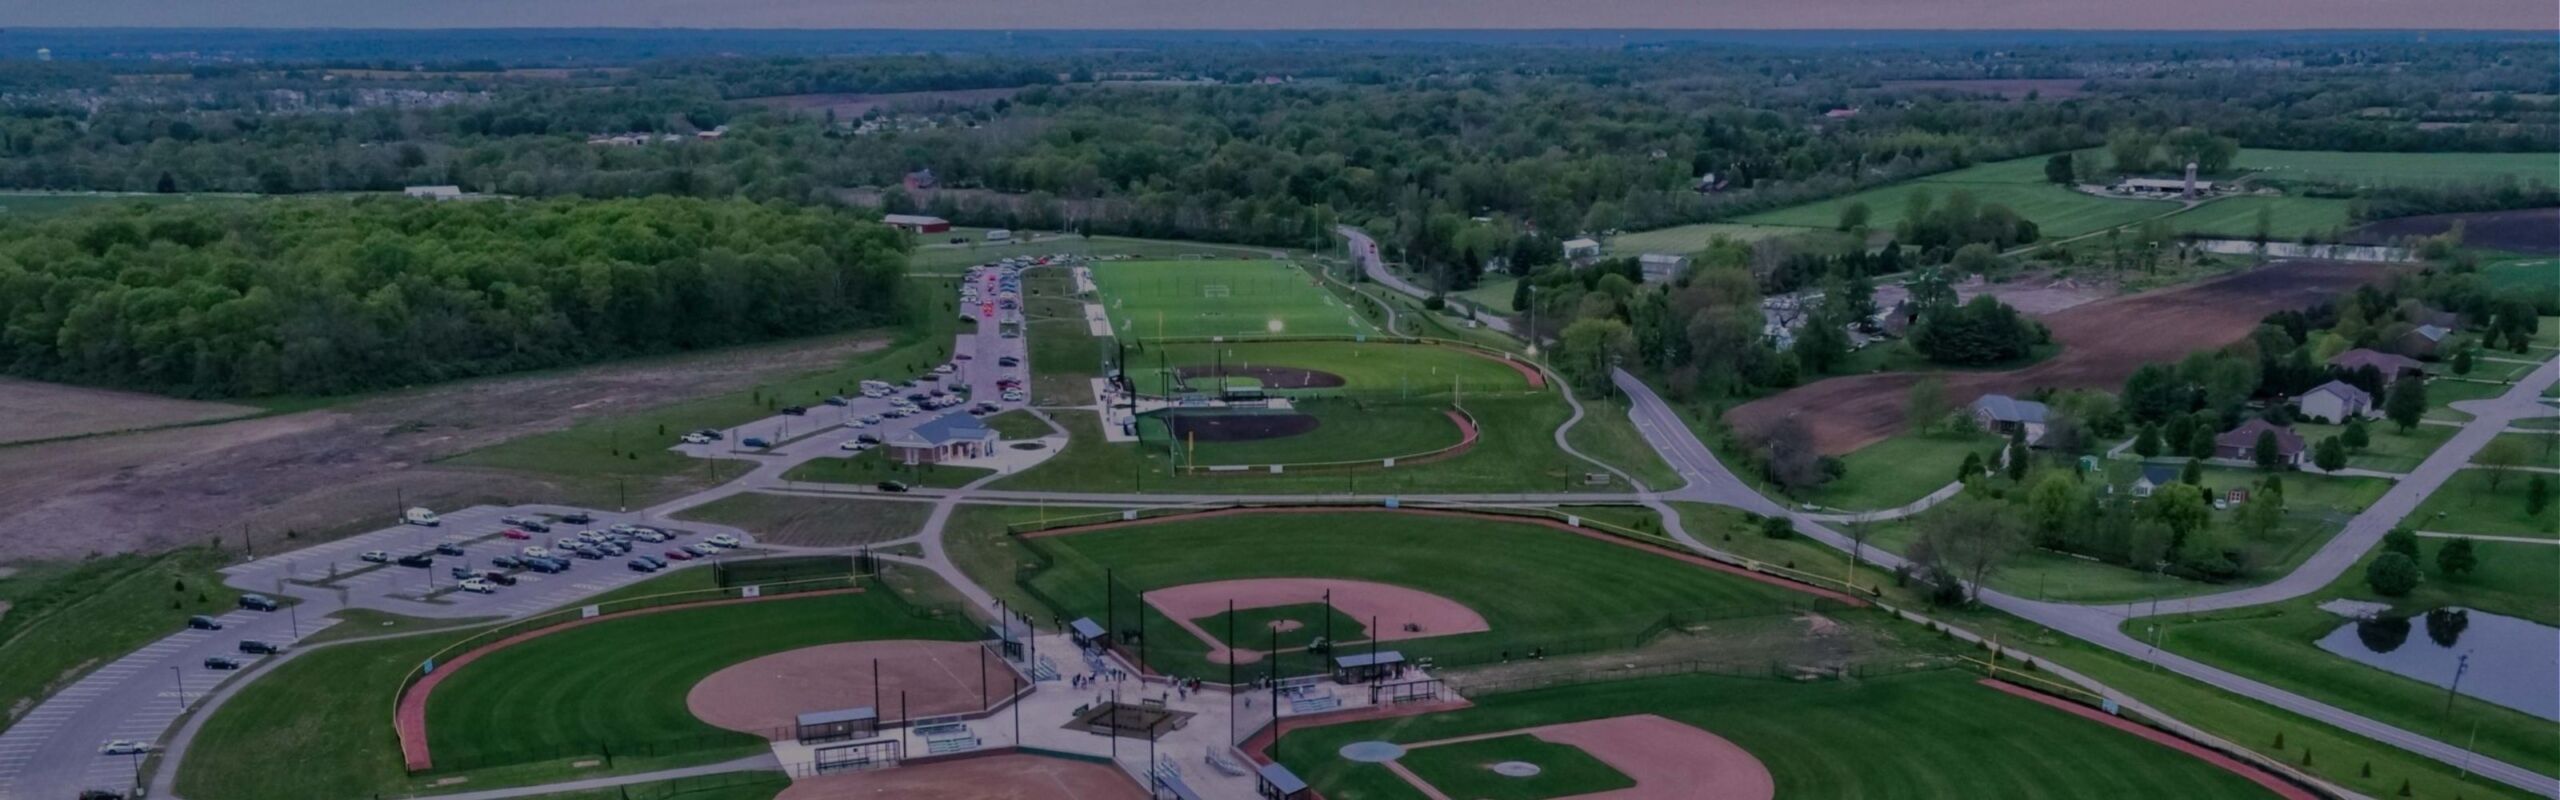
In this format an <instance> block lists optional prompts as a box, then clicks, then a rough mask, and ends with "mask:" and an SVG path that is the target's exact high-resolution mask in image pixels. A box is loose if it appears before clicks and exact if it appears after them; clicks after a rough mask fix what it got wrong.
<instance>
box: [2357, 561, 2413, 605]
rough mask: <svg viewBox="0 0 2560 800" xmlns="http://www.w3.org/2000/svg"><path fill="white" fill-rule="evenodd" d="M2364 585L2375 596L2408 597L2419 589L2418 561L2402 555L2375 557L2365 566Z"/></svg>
mask: <svg viewBox="0 0 2560 800" xmlns="http://www.w3.org/2000/svg"><path fill="white" fill-rule="evenodd" d="M2364 583H2365V585H2366V586H2368V587H2371V588H2372V589H2373V593H2374V594H2378V595H2382V596H2384V597H2406V596H2408V594H2409V593H2410V592H2411V591H2415V590H2416V589H2417V588H2418V561H2417V559H2413V558H2410V557H2409V556H2408V555H2406V554H2402V553H2384V554H2382V555H2379V556H2375V557H2374V559H2373V562H2372V563H2369V564H2366V565H2365V568H2364Z"/></svg>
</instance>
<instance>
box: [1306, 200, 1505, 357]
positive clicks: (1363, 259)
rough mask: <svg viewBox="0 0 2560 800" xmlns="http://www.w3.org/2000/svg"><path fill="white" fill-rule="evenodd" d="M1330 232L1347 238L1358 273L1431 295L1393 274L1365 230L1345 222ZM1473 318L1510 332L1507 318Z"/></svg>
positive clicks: (1417, 295)
mask: <svg viewBox="0 0 2560 800" xmlns="http://www.w3.org/2000/svg"><path fill="white" fill-rule="evenodd" d="M1333 231H1334V232H1335V233H1339V234H1342V238H1344V239H1348V240H1350V249H1351V258H1352V260H1353V261H1356V262H1358V263H1359V264H1360V271H1361V272H1365V273H1368V275H1369V279H1370V280H1372V281H1376V282H1378V283H1382V284H1386V285H1387V287H1388V288H1391V289H1394V290H1396V291H1398V292H1402V293H1404V294H1405V295H1406V296H1408V297H1412V298H1414V299H1417V300H1422V299H1429V298H1430V297H1431V292H1430V291H1428V290H1425V289H1423V288H1422V287H1420V286H1415V285H1414V284H1413V282H1412V281H1408V280H1405V279H1404V276H1402V275H1397V274H1396V273H1395V270H1391V269H1388V268H1387V262H1386V261H1385V260H1384V259H1383V258H1381V257H1380V256H1379V254H1378V240H1376V239H1373V238H1370V236H1369V234H1368V233H1366V232H1364V231H1362V230H1360V229H1359V228H1354V227H1351V226H1349V225H1336V226H1333ZM1476 321H1478V322H1482V323H1484V326H1485V327H1487V328H1492V329H1494V330H1497V331H1501V332H1503V333H1506V334H1511V320H1510V319H1508V318H1505V317H1502V316H1499V315H1495V314H1480V315H1477V317H1476ZM1512 335H1515V336H1516V335H1518V334H1512Z"/></svg>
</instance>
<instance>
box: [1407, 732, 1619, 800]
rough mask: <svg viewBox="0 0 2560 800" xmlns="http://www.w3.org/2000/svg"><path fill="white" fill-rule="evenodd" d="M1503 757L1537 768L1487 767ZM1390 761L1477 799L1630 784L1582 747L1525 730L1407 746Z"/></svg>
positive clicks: (1538, 797)
mask: <svg viewBox="0 0 2560 800" xmlns="http://www.w3.org/2000/svg"><path fill="white" fill-rule="evenodd" d="M1505 761H1523V762H1527V763H1531V764H1536V765H1538V769H1539V771H1538V774H1536V775H1532V776H1530V777H1527V778H1514V777H1509V776H1506V775H1502V774H1499V773H1496V772H1494V771H1493V769H1492V766H1493V765H1494V764H1499V763H1502V762H1505ZM1396 763H1398V764H1402V765H1404V768H1405V769H1408V770H1411V771H1413V774H1414V776H1415V777H1418V778H1421V779H1422V780H1423V782H1424V783H1428V784H1431V788H1433V789H1438V790H1440V792H1441V793H1442V794H1446V795H1449V796H1451V797H1469V798H1483V800H1547V798H1551V797H1569V796H1575V795H1585V794H1592V793H1595V792H1606V791H1614V790H1617V789H1625V788H1628V787H1631V786H1634V785H1636V782H1635V781H1634V780H1633V779H1630V778H1628V777H1627V776H1626V774H1624V773H1621V772H1619V771H1617V770H1616V769H1613V768H1611V767H1610V766H1609V765H1608V764H1604V763H1601V761H1600V759H1598V758H1596V757H1593V756H1592V755H1591V754H1590V753H1586V752H1583V751H1582V748H1579V747H1575V746H1573V745H1569V744H1558V743H1555V742H1550V741H1547V740H1544V739H1540V738H1538V737H1535V736H1531V735H1529V734H1525V733H1523V734H1514V735H1511V736H1498V737H1494V738H1491V739H1477V740H1475V741H1469V742H1454V743H1450V744H1442V745H1433V746H1430V747H1423V748H1417V749H1413V750H1407V751H1405V755H1404V757H1403V758H1400V759H1397V760H1396Z"/></svg>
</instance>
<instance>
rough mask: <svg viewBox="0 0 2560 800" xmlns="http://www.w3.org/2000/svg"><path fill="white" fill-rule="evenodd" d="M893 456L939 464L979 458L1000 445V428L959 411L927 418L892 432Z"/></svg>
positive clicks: (898, 459)
mask: <svg viewBox="0 0 2560 800" xmlns="http://www.w3.org/2000/svg"><path fill="white" fill-rule="evenodd" d="M888 445H889V458H890V460H892V461H897V462H899V463H903V464H909V465H914V464H937V463H941V462H945V461H953V460H957V459H963V458H977V457H979V456H984V455H987V454H989V453H993V452H995V449H996V432H995V431H993V430H989V429H988V428H987V426H985V425H982V424H979V422H978V418H976V417H972V416H969V415H967V414H962V413H958V412H954V413H950V414H944V415H942V416H939V417H934V418H933V419H929V420H925V422H924V424H922V425H917V426H915V427H914V428H911V429H908V430H906V431H904V432H901V433H896V434H891V435H890V436H889V441H888Z"/></svg>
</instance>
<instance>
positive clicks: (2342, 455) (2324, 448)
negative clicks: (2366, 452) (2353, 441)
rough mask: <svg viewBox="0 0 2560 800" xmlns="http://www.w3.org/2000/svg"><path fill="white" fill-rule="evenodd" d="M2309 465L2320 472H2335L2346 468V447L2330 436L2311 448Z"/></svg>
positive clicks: (2336, 438) (2343, 443)
mask: <svg viewBox="0 0 2560 800" xmlns="http://www.w3.org/2000/svg"><path fill="white" fill-rule="evenodd" d="M2311 465H2312V466H2315V467H2319V468H2320V471H2322V472H2336V471H2338V470H2342V469H2346V467H2347V445H2346V443H2345V442H2341V441H2338V437H2335V436H2331V437H2328V438H2325V439H2321V440H2320V444H2318V445H2317V446H2314V447H2312V448H2311Z"/></svg>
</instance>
